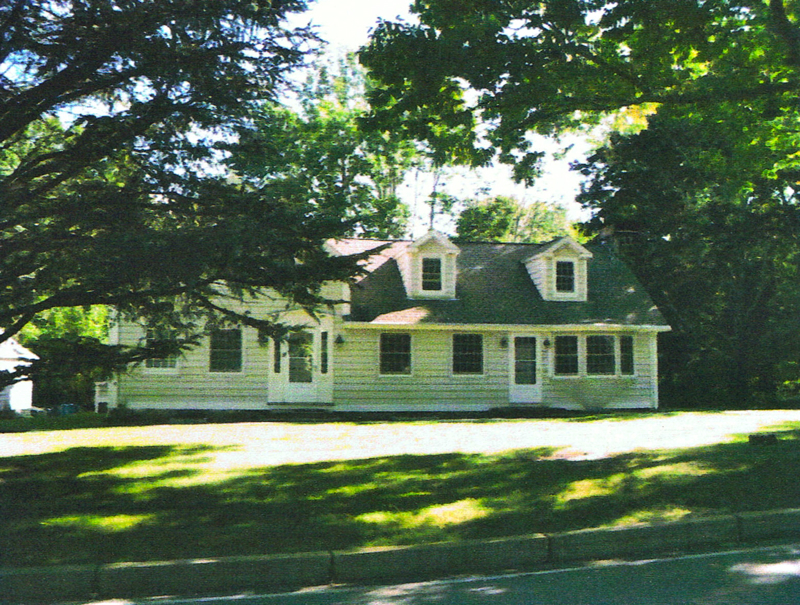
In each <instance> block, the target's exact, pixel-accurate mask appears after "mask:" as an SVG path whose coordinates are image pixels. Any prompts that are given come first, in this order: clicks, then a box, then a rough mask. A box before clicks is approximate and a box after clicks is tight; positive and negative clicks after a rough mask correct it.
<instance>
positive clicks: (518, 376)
mask: <svg viewBox="0 0 800 605" xmlns="http://www.w3.org/2000/svg"><path fill="white" fill-rule="evenodd" d="M514 382H515V383H516V384H536V338H535V337H533V336H518V337H517V338H515V339H514Z"/></svg>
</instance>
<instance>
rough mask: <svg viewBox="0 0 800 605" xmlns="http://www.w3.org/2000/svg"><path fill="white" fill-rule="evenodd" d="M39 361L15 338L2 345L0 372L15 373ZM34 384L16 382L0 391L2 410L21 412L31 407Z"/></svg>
mask: <svg viewBox="0 0 800 605" xmlns="http://www.w3.org/2000/svg"><path fill="white" fill-rule="evenodd" d="M34 359H37V357H36V355H34V354H33V353H31V352H30V351H29V350H28V349H26V348H25V347H23V346H22V345H21V344H19V343H18V342H17V341H16V340H14V339H13V338H9V339H8V340H6V341H4V342H2V343H0V371H5V372H13V371H14V370H15V369H17V368H18V367H20V366H24V365H28V364H29V363H30V362H31V361H33V360H34ZM32 396H33V383H32V382H31V381H30V380H22V381H20V382H16V383H14V384H12V385H10V386H7V387H6V388H4V389H2V390H0V410H14V411H20V410H24V409H27V408H30V407H31V405H32V404H31V401H32Z"/></svg>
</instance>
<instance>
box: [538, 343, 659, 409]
mask: <svg viewBox="0 0 800 605" xmlns="http://www.w3.org/2000/svg"><path fill="white" fill-rule="evenodd" d="M656 337H657V335H656V333H641V334H636V335H634V338H633V351H634V374H633V376H619V375H617V376H587V375H586V374H585V368H583V363H581V366H582V368H581V374H580V375H578V376H555V375H554V374H553V363H552V355H553V354H552V353H548V355H547V357H546V360H545V364H546V368H547V376H546V378H545V380H544V382H543V384H542V402H543V403H544V404H545V405H546V406H547V407H555V408H563V409H575V410H581V409H592V410H594V409H603V408H622V409H624V408H653V409H655V408H656V407H657V405H658V368H657V358H656V356H655V355H654V354H653V352H654V350H655V346H656Z"/></svg>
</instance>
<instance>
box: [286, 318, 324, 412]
mask: <svg viewBox="0 0 800 605" xmlns="http://www.w3.org/2000/svg"><path fill="white" fill-rule="evenodd" d="M288 348H289V384H288V385H287V390H286V400H287V401H288V402H291V403H299V402H308V403H312V402H315V401H316V400H317V389H316V385H315V384H314V382H315V373H316V372H315V371H314V333H313V332H296V333H294V334H292V335H291V336H289V339H288Z"/></svg>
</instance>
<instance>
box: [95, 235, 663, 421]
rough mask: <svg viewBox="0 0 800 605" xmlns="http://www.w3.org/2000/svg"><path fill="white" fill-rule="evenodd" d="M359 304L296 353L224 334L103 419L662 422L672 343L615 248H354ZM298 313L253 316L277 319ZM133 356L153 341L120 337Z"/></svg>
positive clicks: (346, 295)
mask: <svg viewBox="0 0 800 605" xmlns="http://www.w3.org/2000/svg"><path fill="white" fill-rule="evenodd" d="M384 245H386V247H385V248H382V249H380V250H379V251H377V252H376V253H375V254H374V255H372V256H370V257H369V260H368V261H367V262H366V265H365V268H366V272H365V274H364V275H363V276H362V277H360V278H359V279H357V280H356V281H354V282H353V283H349V284H344V283H329V284H326V286H325V292H326V294H327V295H328V296H329V297H330V298H331V299H334V300H340V301H344V302H342V303H340V304H338V305H336V306H335V307H334V308H332V309H330V310H329V311H328V312H323V313H322V314H321V315H319V316H318V317H317V318H316V319H315V318H312V317H310V316H309V315H307V314H306V313H305V312H303V311H301V310H294V311H292V310H288V311H283V312H282V317H283V319H284V320H286V321H289V322H291V323H293V324H297V325H301V326H303V329H302V330H301V331H298V332H297V333H294V334H292V335H291V336H290V337H289V338H288V339H287V340H284V341H277V340H276V341H270V342H269V343H263V342H259V339H258V334H257V333H256V331H255V330H254V329H251V328H248V327H241V328H239V327H235V328H227V329H224V330H216V331H212V332H211V333H210V335H209V337H208V338H207V339H206V340H205V342H204V343H203V345H201V346H199V347H198V348H196V349H193V350H191V351H189V352H187V353H185V354H184V355H182V356H178V357H170V358H164V359H152V360H150V361H148V362H147V363H146V364H143V365H141V366H139V367H136V368H134V369H132V370H131V371H129V372H127V373H125V374H122V375H120V376H118V377H117V378H116V379H115V380H114V381H111V382H108V383H104V384H102V385H99V388H98V403H100V404H106V405H110V406H114V405H123V406H127V407H129V408H132V409H253V410H270V409H273V410H274V409H287V408H298V409H301V408H302V409H309V408H322V409H329V410H331V411H342V412H353V411H359V412H363V411H367V412H378V411H451V412H458V411H463V412H475V411H485V410H490V409H494V408H504V407H518V408H529V407H554V408H565V409H601V408H607V409H608V408H647V409H654V408H656V407H657V406H658V364H657V336H658V333H659V332H664V331H667V330H669V329H670V328H669V326H668V325H667V324H666V322H665V321H664V319H663V318H662V316H661V314H660V313H659V311H658V309H657V308H656V307H655V306H654V305H653V303H652V301H651V300H650V298H649V297H648V295H647V294H646V293H645V292H644V290H643V288H642V286H641V285H640V284H639V283H638V282H637V280H636V279H635V278H634V276H633V275H632V273H631V272H630V271H629V270H628V269H627V268H626V267H625V266H624V264H623V263H622V262H621V261H620V260H619V259H618V258H617V257H616V256H615V255H614V253H613V251H612V250H611V249H610V246H609V245H607V244H604V243H596V244H587V245H586V246H583V245H581V244H579V243H577V242H575V241H574V240H572V239H571V238H569V237H564V238H561V239H558V240H555V241H552V242H549V243H547V244H498V243H459V244H455V243H453V242H451V241H450V240H449V239H448V238H447V237H446V236H444V235H443V234H441V233H438V232H435V231H431V232H429V233H427V234H426V235H424V236H423V237H421V238H420V239H417V240H416V241H378V240H359V239H346V240H340V241H336V242H332V243H331V244H330V250H331V253H333V254H340V255H350V254H357V253H362V252H365V251H369V250H378V249H379V248H381V246H384ZM283 305H284V303H283V302H281V301H276V300H275V299H274V298H270V297H267V296H265V297H263V298H259V299H254V300H251V301H248V302H247V303H246V304H245V306H246V308H247V309H248V310H249V312H250V313H251V314H252V315H253V316H255V317H264V318H267V317H269V316H270V315H271V314H273V313H275V312H278V311H280V310H281V309H282V308H283ZM112 338H113V342H115V343H119V344H129V345H133V344H136V343H138V342H142V341H143V340H145V339H146V338H147V326H144V325H139V324H131V323H120V324H118V325H117V326H116V327H115V329H114V331H113V334H112Z"/></svg>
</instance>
